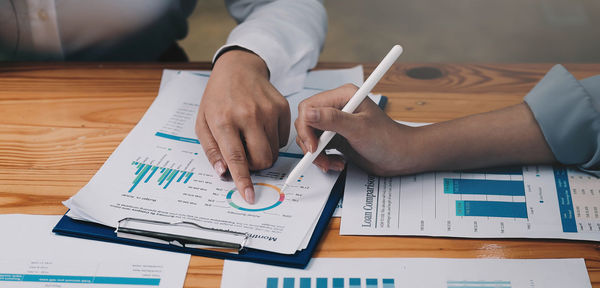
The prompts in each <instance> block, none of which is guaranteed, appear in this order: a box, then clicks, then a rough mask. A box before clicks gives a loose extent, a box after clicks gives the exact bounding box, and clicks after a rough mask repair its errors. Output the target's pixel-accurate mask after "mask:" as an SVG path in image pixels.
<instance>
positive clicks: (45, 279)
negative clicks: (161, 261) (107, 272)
mask: <svg viewBox="0 0 600 288" xmlns="http://www.w3.org/2000/svg"><path fill="white" fill-rule="evenodd" d="M0 282H41V283H70V284H113V285H141V286H158V285H159V284H160V278H130V277H96V276H65V275H34V274H0Z"/></svg>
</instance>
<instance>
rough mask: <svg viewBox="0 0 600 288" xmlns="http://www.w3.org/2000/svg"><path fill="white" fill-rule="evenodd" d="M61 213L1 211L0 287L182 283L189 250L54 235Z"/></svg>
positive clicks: (166, 284) (119, 285)
mask: <svg viewBox="0 0 600 288" xmlns="http://www.w3.org/2000/svg"><path fill="white" fill-rule="evenodd" d="M60 218H61V216H37V215H0V223H1V225H0V226H1V227H2V230H3V233H6V234H3V237H2V239H0V244H1V245H0V255H2V256H0V287H40V288H41V287H61V288H77V287H103V288H112V287H115V288H116V287H121V288H125V287H167V288H171V287H183V282H184V280H185V275H186V273H187V268H188V263H189V261H190V255H187V254H181V253H171V252H165V251H158V250H153V249H145V248H139V247H132V246H126V245H118V244H112V243H105V242H100V241H92V240H85V239H78V238H71V237H64V236H58V235H54V234H53V233H52V227H54V225H55V224H56V222H58V220H59V219H60Z"/></svg>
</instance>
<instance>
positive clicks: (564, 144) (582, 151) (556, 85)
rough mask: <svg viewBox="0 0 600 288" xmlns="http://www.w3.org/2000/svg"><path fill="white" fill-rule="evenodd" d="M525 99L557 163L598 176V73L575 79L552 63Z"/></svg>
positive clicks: (599, 91)
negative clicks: (552, 65)
mask: <svg viewBox="0 0 600 288" xmlns="http://www.w3.org/2000/svg"><path fill="white" fill-rule="evenodd" d="M525 102H526V103H527V104H528V105H529V107H530V109H531V111H532V112H533V115H534V117H535V119H536V121H537V122H538V124H539V126H540V128H541V130H542V133H543V134H544V137H545V139H546V142H547V143H548V145H549V146H550V149H551V150H552V152H553V153H554V156H555V157H556V159H557V160H558V161H559V162H560V163H562V164H567V165H579V166H580V168H582V169H583V170H586V171H588V172H591V173H593V174H596V175H600V171H599V170H600V169H599V168H600V76H595V77H591V78H588V79H585V80H582V81H578V80H577V79H575V77H573V75H572V74H571V73H569V72H568V71H567V70H566V69H565V67H563V66H562V65H556V66H554V67H552V69H551V70H550V71H549V72H548V73H547V74H546V76H544V78H543V79H542V80H541V81H540V82H539V83H538V84H537V85H536V86H535V87H534V88H533V89H532V90H531V91H530V92H529V93H528V94H527V96H525Z"/></svg>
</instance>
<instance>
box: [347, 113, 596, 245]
mask: <svg viewBox="0 0 600 288" xmlns="http://www.w3.org/2000/svg"><path fill="white" fill-rule="evenodd" d="M404 124H410V123H406V122H404ZM419 125H422V124H419ZM347 173H348V174H347V177H346V187H345V192H344V199H343V201H344V209H343V210H342V224H341V227H340V234H342V235H420V236H449V237H473V238H556V239H571V240H591V241H600V216H599V215H600V198H598V197H597V196H598V195H600V190H599V189H598V187H600V179H599V178H596V177H594V176H591V175H588V174H586V173H583V172H581V171H578V170H575V169H570V168H565V167H551V166H524V167H520V166H517V167H502V168H490V169H473V170H468V171H450V172H434V173H423V174H417V175H408V176H401V177H376V176H372V175H368V174H367V173H365V172H363V171H362V170H360V169H359V168H357V167H356V166H354V165H348V171H347Z"/></svg>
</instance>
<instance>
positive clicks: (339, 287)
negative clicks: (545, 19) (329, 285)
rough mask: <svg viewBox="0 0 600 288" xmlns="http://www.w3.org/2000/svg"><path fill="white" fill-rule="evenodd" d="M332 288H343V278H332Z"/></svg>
mask: <svg viewBox="0 0 600 288" xmlns="http://www.w3.org/2000/svg"><path fill="white" fill-rule="evenodd" d="M333 288H344V278H333Z"/></svg>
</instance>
